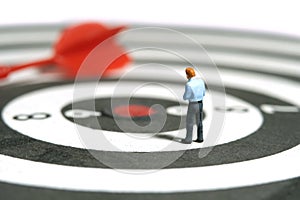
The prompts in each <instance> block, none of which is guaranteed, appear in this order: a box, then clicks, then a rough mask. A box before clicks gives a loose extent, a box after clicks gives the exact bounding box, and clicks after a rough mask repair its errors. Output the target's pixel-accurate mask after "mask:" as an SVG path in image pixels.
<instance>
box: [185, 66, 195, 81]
mask: <svg viewBox="0 0 300 200" xmlns="http://www.w3.org/2000/svg"><path fill="white" fill-rule="evenodd" d="M185 73H186V78H187V79H190V78H192V77H194V76H196V73H195V70H194V69H193V68H191V67H187V68H186V69H185Z"/></svg>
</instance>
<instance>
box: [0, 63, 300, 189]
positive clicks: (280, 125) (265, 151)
mask: <svg viewBox="0 0 300 200" xmlns="http://www.w3.org/2000/svg"><path fill="white" fill-rule="evenodd" d="M221 72H222V78H223V77H224V82H225V85H226V92H227V93H228V94H230V95H232V97H228V98H229V99H230V98H232V101H233V102H234V103H235V104H238V105H237V106H236V105H232V106H229V107H226V108H213V109H215V110H217V111H219V112H229V113H231V114H233V115H241V116H242V115H243V114H246V115H247V114H248V112H249V111H253V112H254V113H257V112H259V113H260V115H259V114H258V115H256V116H262V117H263V124H262V125H260V124H259V122H258V125H257V127H256V126H255V127H256V129H257V130H256V129H255V131H254V132H253V133H251V134H245V135H243V136H242V137H240V138H239V139H238V140H234V141H227V143H226V142H224V144H220V145H218V146H216V147H215V148H214V150H213V151H212V152H211V153H210V154H209V155H208V156H207V157H205V158H203V159H197V156H198V151H199V150H198V149H197V148H192V147H191V148H190V149H189V150H187V151H186V152H185V153H184V154H183V156H182V157H181V158H180V159H178V160H177V161H175V162H174V163H173V164H171V165H170V166H168V167H166V169H163V170H161V171H158V172H155V173H153V174H148V175H147V176H143V177H141V176H130V175H127V174H120V173H119V172H117V171H114V170H110V169H105V168H106V166H104V165H103V164H101V163H99V162H97V160H95V159H94V158H93V157H92V156H91V155H90V154H89V153H87V152H86V151H84V150H82V149H80V147H78V146H75V147H77V148H74V147H72V144H69V145H68V143H65V144H64V143H59V141H56V142H54V141H52V143H49V141H47V138H46V139H44V141H42V140H43V139H41V138H35V139H34V137H33V136H32V135H30V134H28V133H26V131H28V130H25V131H24V130H22V128H21V129H18V128H17V126H15V125H16V124H21V123H30V124H32V125H35V123H36V122H37V121H39V123H41V124H42V122H43V121H44V120H45V121H46V120H50V119H52V118H54V117H55V115H57V113H51V112H49V111H48V110H47V111H45V110H40V109H38V110H34V108H38V107H39V106H38V105H36V104H34V105H28V104H27V105H26V106H31V107H32V108H31V109H30V110H31V111H32V112H30V113H28V110H26V109H25V107H24V109H25V110H17V111H16V110H14V108H15V107H13V106H15V104H17V103H21V104H20V105H22V103H24V102H22V101H23V100H24V98H25V99H26V98H27V97H33V96H34V95H37V96H38V95H39V94H40V93H41V92H43V91H45V92H46V93H47V92H49V91H50V90H53V89H59V88H61V87H67V84H69V83H66V82H57V83H42V84H33V85H27V86H20V87H16V88H14V90H13V91H11V88H10V87H7V88H5V87H3V88H1V93H2V94H6V95H4V96H1V102H0V104H1V105H0V107H1V108H2V119H3V121H2V120H1V122H0V127H1V137H3V138H2V139H1V142H2V144H5V146H2V148H1V149H0V151H1V152H0V153H1V156H0V162H1V169H2V170H1V173H2V174H1V176H0V177H1V178H0V179H1V180H2V181H5V182H10V183H18V184H24V185H33V186H43V187H49V188H63V189H70V190H83V191H104V192H106V191H107V192H147V193H149V192H180V191H201V190H218V189H225V188H235V187H241V186H249V185H257V184H263V183H269V182H274V181H281V180H285V179H291V178H296V177H298V176H299V170H298V169H299V164H298V163H297V157H296V156H297V155H298V154H299V136H297V133H298V131H299V123H297V120H295V119H297V116H299V106H300V105H299V102H297V99H299V98H297V94H299V88H300V87H299V81H298V79H297V78H296V77H292V76H287V75H285V76H284V75H281V76H280V77H279V76H277V75H270V74H262V73H260V74H259V75H258V74H257V73H255V72H250V71H247V70H236V69H227V68H226V67H225V68H223V69H222V70H221ZM233 77H234V78H233ZM149 80H150V79H149ZM112 81H113V80H111V81H108V82H112ZM131 81H134V80H128V82H131ZM152 81H155V80H152ZM297 81H298V82H297ZM270 82H271V83H272V85H271V86H270V85H268V84H270ZM82 84H83V85H84V84H88V83H82ZM166 84H172V85H176V84H177V85H178V86H179V87H181V86H182V83H178V82H176V81H175V82H174V81H173V82H172V81H166ZM278 88H280V91H278ZM65 91H66V90H65ZM211 92H214V91H211ZM26 96H27V97H26ZM106 97H107V96H106ZM235 97H238V99H236V98H235ZM100 99H101V98H99V99H97V100H100ZM29 100H31V99H30V98H29ZM87 100H88V99H87ZM156 100H157V98H156V99H154V101H156ZM164 100H165V99H164ZM137 101H138V99H137ZM35 103H36V102H35ZM43 103H44V102H41V104H43ZM66 103H67V102H66ZM69 103H71V102H69ZM78 103H80V102H78ZM170 103H171V104H170ZM167 104H168V105H172V106H174V105H175V106H176V102H175V103H174V101H171V102H169V101H168V102H167ZM23 105H24V104H23ZM59 106H60V107H59ZM69 108H70V107H68V105H67V104H65V105H58V108H57V109H59V111H60V119H63V120H66V123H70V124H71V123H72V122H70V121H68V120H67V119H66V118H67V116H64V114H65V113H66V111H68V109H69ZM19 109H21V108H20V107H19ZM83 109H84V107H83ZM171 113H172V112H171ZM99 117H101V116H99ZM64 118H65V119H64ZM69 120H70V119H69ZM30 124H28V126H30ZM81 125H86V124H84V122H83V124H81ZM53 126H55V124H53ZM20 127H21V126H20ZM47 128H49V127H47ZM15 129H16V130H17V131H16V130H15ZM20 130H21V131H20ZM53 131H55V132H56V130H53ZM57 131H59V130H57ZM168 131H170V130H168ZM18 132H19V133H18ZM20 133H21V134H20ZM61 134H63V132H62V133H61ZM28 135H30V137H28ZM287 139H288V142H285V141H286V140H287ZM60 142H61V141H60ZM228 142H229V143H228ZM247 144H251V145H247ZM63 145H64V146H63ZM236 149H238V152H236V151H237V150H236ZM102 151H103V154H105V155H106V156H107V155H108V156H116V157H117V156H119V155H120V154H126V153H130V152H106V151H104V150H102ZM229 152H231V153H230V154H228V153H229ZM232 152H234V153H235V154H233V153H232ZM159 153H161V152H153V153H151V154H148V155H150V156H153V157H155V156H156V154H159ZM166 153H169V154H170V155H171V154H172V152H166ZM137 156H139V154H137ZM141 156H142V155H141ZM189 156H190V158H192V157H195V158H196V159H193V162H187V161H186V159H187V158H188V157H189ZM123 167H124V168H125V169H130V168H133V167H136V166H131V165H130V163H125V165H123ZM143 167H145V169H147V165H144V166H143ZM29 169H31V171H28V170H29ZM134 169H135V168H134ZM270 169H274V170H270ZM278 169H280V170H281V171H280V173H278ZM282 169H285V170H284V171H282ZM22 170H23V171H22ZM24 170H25V171H24ZM52 170H53V171H52ZM17 171H18V172H19V175H20V176H18V178H17V179H16V178H14V177H15V176H14V175H13V174H14V173H16V172H17ZM251 171H252V172H251ZM25 172H26V175H25ZM52 172H53V173H52ZM275 172H276V173H275ZM3 173H5V174H3ZM212 173H213V174H214V176H213V177H210V176H209V174H212ZM232 173H235V177H236V178H234V177H232ZM47 174H51V176H52V177H55V176H57V177H56V178H57V179H56V181H55V179H53V178H51V179H50V177H49V176H47ZM253 174H257V176H253ZM22 175H23V176H22ZM71 176H76V178H74V177H73V179H72V180H67V179H64V178H63V177H71ZM28 177H30V179H29V178H28ZM91 177H93V178H94V179H97V180H100V179H105V180H106V182H105V183H104V182H103V183H99V182H98V181H97V182H94V183H95V184H92V183H93V182H92V183H91V182H90V180H89V179H90V178H91ZM129 177H130V178H131V182H132V183H133V184H130V185H129V184H127V185H126V179H127V178H129ZM172 177H176V178H178V180H179V179H180V180H181V181H182V180H184V178H187V179H189V178H190V177H194V178H195V177H196V178H199V180H200V179H201V180H202V181H203V183H198V184H197V185H195V184H193V185H190V184H189V183H188V180H187V181H186V182H185V184H176V181H175V183H174V181H171V182H172V183H171V182H170V180H172ZM107 178H109V179H110V180H111V181H108V180H107ZM157 178H161V179H159V180H160V181H159V182H153V180H155V179H157ZM58 180H59V181H58ZM221 180H223V181H221ZM141 181H142V182H143V183H145V184H140V183H141ZM88 182H89V184H87V183H88ZM112 183H114V184H113V185H112ZM166 185H168V187H165V186H166Z"/></svg>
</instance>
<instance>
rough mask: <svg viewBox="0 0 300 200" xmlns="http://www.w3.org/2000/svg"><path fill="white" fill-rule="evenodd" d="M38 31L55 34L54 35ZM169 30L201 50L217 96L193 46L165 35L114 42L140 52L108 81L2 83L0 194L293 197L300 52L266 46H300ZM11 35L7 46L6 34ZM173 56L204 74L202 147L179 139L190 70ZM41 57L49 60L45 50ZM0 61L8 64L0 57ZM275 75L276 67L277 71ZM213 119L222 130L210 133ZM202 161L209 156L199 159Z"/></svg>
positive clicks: (251, 37)
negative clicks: (205, 53)
mask: <svg viewBox="0 0 300 200" xmlns="http://www.w3.org/2000/svg"><path fill="white" fill-rule="evenodd" d="M45 30H47V31H46V33H47V34H49V35H51V34H52V35H53V33H54V32H55V31H57V30H58V29H57V27H48V28H47V29H45ZM176 30H177V31H180V32H183V33H184V34H186V35H188V36H189V37H192V38H194V39H195V40H196V41H198V42H199V43H201V44H202V45H203V46H204V48H205V49H206V50H207V51H208V55H209V56H211V59H212V60H213V61H214V62H215V63H216V64H217V66H218V70H219V71H218V72H219V75H220V78H221V79H222V83H223V84H224V87H225V90H226V96H224V93H223V90H222V87H223V85H220V82H219V79H218V78H216V74H215V71H214V70H213V69H212V66H211V65H210V63H207V61H208V60H206V58H204V57H203V56H202V55H197V49H195V48H194V46H192V45H189V44H187V43H182V41H180V40H177V39H176V38H172V37H168V38H169V40H165V39H164V38H165V37H166V36H168V34H167V31H166V30H164V29H160V30H158V29H151V28H148V29H147V28H146V29H141V30H139V31H137V32H134V31H133V32H131V34H128V35H121V36H120V38H119V39H120V43H121V44H123V45H124V47H126V48H128V49H132V48H138V47H147V48H146V49H143V50H137V51H132V55H131V56H132V57H133V60H134V62H133V63H132V64H131V65H130V66H129V68H128V69H127V70H125V71H123V72H122V73H123V75H122V76H120V77H118V78H114V79H100V80H80V81H77V82H75V83H74V82H73V81H70V80H61V79H58V78H53V77H51V76H48V75H43V74H41V76H45V77H47V78H45V80H42V81H41V80H40V79H39V80H36V79H32V78H31V77H29V79H30V81H28V82H26V83H22V84H13V83H11V82H9V81H7V82H5V81H3V82H2V85H1V86H0V93H1V101H0V108H1V109H0V110H1V121H0V181H1V182H2V183H0V190H2V187H3V188H5V187H7V188H8V189H7V190H6V191H10V189H9V188H10V187H11V188H13V189H14V190H16V191H20V194H26V193H27V192H28V190H29V189H27V188H32V187H35V188H36V189H35V190H36V191H35V192H33V195H35V196H38V194H41V193H43V191H47V192H49V193H51V194H53V195H54V196H55V195H59V194H60V192H61V191H62V190H63V191H64V192H65V194H66V195H67V196H68V197H74V195H83V196H85V195H87V196H90V195H95V194H97V195H99V198H100V199H101V198H103V199H105V198H108V196H109V195H112V193H121V194H122V195H123V196H125V197H129V198H133V199H135V198H136V199H138V197H139V195H143V197H147V198H149V199H151V198H161V199H163V198H167V197H168V198H170V197H172V198H174V199H177V198H178V199H180V198H184V197H190V198H192V199H193V198H197V197H199V196H201V197H204V198H208V199H209V198H212V197H213V196H216V197H224V196H233V195H234V194H243V195H248V196H249V198H250V197H253V194H254V193H256V194H259V195H258V196H261V197H262V198H258V199H264V198H263V197H266V196H276V195H277V194H276V193H275V194H273V192H274V191H284V192H286V193H289V194H291V196H292V197H297V189H299V186H298V185H299V175H300V174H299V167H300V166H299V162H298V159H297V158H298V156H299V151H300V148H299V143H300V137H299V134H298V133H299V131H300V125H299V123H298V120H297V119H299V114H300V113H299V110H300V104H299V99H300V96H299V94H300V89H299V88H300V83H299V80H300V79H299V68H296V67H295V66H298V65H296V64H300V63H298V62H299V61H298V59H296V58H295V59H294V57H292V56H288V55H289V54H293V55H298V51H293V49H289V50H288V51H287V52H285V53H280V52H277V51H276V48H274V47H273V48H270V46H272V45H273V46H277V47H281V46H284V45H283V44H290V45H293V47H294V49H297V48H298V49H300V42H299V41H298V40H295V39H290V38H280V37H278V38H277V37H274V38H272V37H270V38H266V37H263V35H261V34H258V33H257V34H254V35H248V34H246V33H242V32H230V31H227V32H226V31H224V30H209V29H181V28H178V29H176ZM32 32H33V33H34V30H33V31H32ZM224 33H235V34H224ZM1 34H2V33H1V32H0V35H1ZM11 34H12V37H14V36H13V35H14V34H15V33H14V32H13V31H12V30H11ZM149 35H151V37H149ZM41 37H42V36H41ZM49 38H50V39H51V37H45V38H44V40H45V41H47V42H48V43H52V42H53V39H54V38H52V39H51V40H49ZM229 39H234V41H236V42H233V43H230V42H228V41H230V40H229ZM48 40H49V41H48ZM249 41H251V42H249ZM26 42H27V41H26V40H25V39H24V41H23V43H22V44H20V47H18V45H14V46H15V48H16V49H14V48H10V50H9V51H11V52H10V53H11V54H12V55H16V54H17V52H18V51H20V50H22V46H24V45H25V46H26V45H28V44H27V43H26ZM28 42H30V43H32V42H33V41H28ZM184 44H185V45H184ZM253 44H255V45H253ZM271 44H272V45H271ZM152 45H153V46H154V47H157V48H158V47H162V46H163V47H168V50H169V51H163V52H162V51H161V50H155V49H154V48H150V47H151V46H152ZM38 46H39V45H38ZM42 46H43V45H42ZM178 46H181V48H180V49H181V51H180V52H181V53H182V54H184V55H188V56H187V57H188V58H189V59H192V63H193V64H196V65H197V66H200V71H199V72H198V73H199V74H198V75H201V76H204V75H205V76H204V79H205V80H206V82H207V88H208V90H207V94H206V96H205V99H204V101H203V104H204V120H203V125H204V143H192V144H191V145H186V144H183V143H181V142H180V139H183V138H184V137H185V134H186V133H185V121H186V113H187V102H185V101H183V100H182V95H183V92H184V83H185V79H184V68H185V67H186V65H188V64H190V63H189V62H188V59H186V60H184V59H183V60H182V59H181V60H180V59H177V58H176V56H177V55H176V54H174V53H173V52H175V51H176V49H177V48H178ZM40 47H41V45H40V46H39V48H40ZM43 48H44V49H45V51H44V52H45V54H47V52H46V50H49V47H48V46H47V45H46V46H45V47H43ZM256 48H259V49H260V50H257V49H256ZM1 49H3V48H2V47H1V40H0V50H1ZM37 51H38V52H39V53H41V52H43V51H40V49H38V48H37V49H33V50H32V52H30V57H32V56H34V55H35V54H37V53H36V52H37ZM262 51H263V52H265V53H264V54H262ZM275 51H276V52H275ZM31 54H32V55H31ZM2 57H3V58H4V60H5V59H6V60H7V61H8V62H9V58H5V55H4V54H3V55H2V54H1V51H0V58H2ZM261 57H263V59H264V62H262V61H261ZM14 59H17V56H15V57H14ZM288 59H289V60H288ZM19 60H22V59H21V58H20V59H19ZM287 60H288V61H287ZM157 63H159V65H158V64H157ZM274 63H276V64H274ZM292 63H296V64H295V65H293V64H292ZM272 64H274V66H273V65H272ZM277 65H278V66H279V65H280V66H286V68H285V70H279V69H278V67H277ZM279 72H280V73H279ZM170 74H172V75H170ZM132 88H133V89H134V90H132ZM81 91H91V92H90V93H89V92H87V93H85V92H81ZM215 99H218V100H220V101H221V100H224V104H222V103H220V104H217V103H216V102H218V101H214V100H215ZM223 116H224V119H223V120H224V122H223V123H222V124H221V125H220V126H221V127H222V128H220V129H217V128H215V129H214V126H215V122H216V120H218V117H220V118H221V117H223ZM216 130H219V131H218V132H217V133H216ZM214 134H215V135H214ZM212 135H214V137H212ZM195 136H196V134H195ZM203 152H208V153H207V154H205V156H202V157H201V155H202V153H203ZM29 177H30V178H29ZM174 177H176V180H181V182H183V181H184V184H182V183H178V181H174ZM191 177H192V179H193V180H191ZM154 180H155V181H154ZM194 180H196V182H195V181H194ZM199 180H201V181H199ZM141 183H143V184H141ZM196 183H197V184H196ZM16 185H20V186H16ZM19 187H20V188H21V189H20V188H19ZM24 188H25V189H24ZM294 188H296V189H294ZM75 191H77V192H75ZM78 191H80V192H82V193H78ZM9 195H11V196H13V194H9ZM238 196H239V197H241V196H240V195H238ZM284 197H286V196H284ZM46 198H47V197H46ZM112 198H113V197H112Z"/></svg>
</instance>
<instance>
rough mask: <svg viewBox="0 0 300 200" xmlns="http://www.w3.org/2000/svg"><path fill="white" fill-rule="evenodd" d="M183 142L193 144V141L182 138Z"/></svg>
mask: <svg viewBox="0 0 300 200" xmlns="http://www.w3.org/2000/svg"><path fill="white" fill-rule="evenodd" d="M181 142H182V143H183V144H192V141H187V140H186V139H183V140H181Z"/></svg>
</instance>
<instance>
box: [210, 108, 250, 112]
mask: <svg viewBox="0 0 300 200" xmlns="http://www.w3.org/2000/svg"><path fill="white" fill-rule="evenodd" d="M215 110H216V111H219V112H235V113H246V112H248V111H249V109H248V108H246V107H243V106H230V107H225V108H224V107H215Z"/></svg>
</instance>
